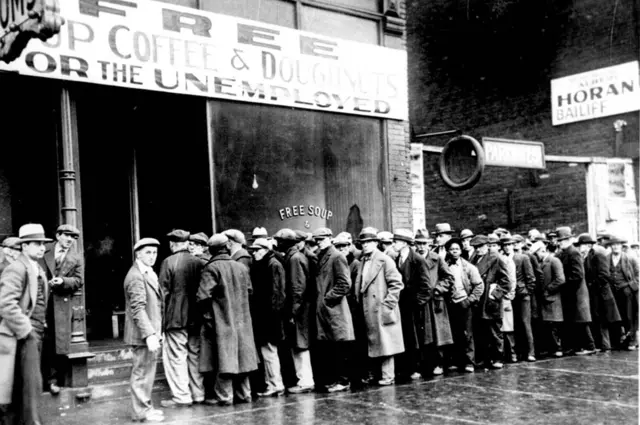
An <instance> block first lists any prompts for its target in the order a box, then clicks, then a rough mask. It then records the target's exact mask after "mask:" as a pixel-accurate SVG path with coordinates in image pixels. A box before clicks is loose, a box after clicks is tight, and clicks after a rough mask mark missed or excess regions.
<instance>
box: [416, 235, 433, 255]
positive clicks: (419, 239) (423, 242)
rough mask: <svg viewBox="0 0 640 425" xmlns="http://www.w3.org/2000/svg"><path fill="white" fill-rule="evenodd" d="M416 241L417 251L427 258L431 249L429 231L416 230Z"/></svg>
mask: <svg viewBox="0 0 640 425" xmlns="http://www.w3.org/2000/svg"><path fill="white" fill-rule="evenodd" d="M414 243H415V247H416V252H417V253H418V254H420V256H421V257H422V258H426V257H427V254H428V253H429V251H430V250H431V245H430V244H429V231H428V230H427V229H418V230H416V235H415V237H414Z"/></svg>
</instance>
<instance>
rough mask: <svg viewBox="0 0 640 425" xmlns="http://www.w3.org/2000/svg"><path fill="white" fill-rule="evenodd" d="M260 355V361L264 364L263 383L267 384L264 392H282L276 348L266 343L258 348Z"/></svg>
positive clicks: (282, 385) (282, 386)
mask: <svg viewBox="0 0 640 425" xmlns="http://www.w3.org/2000/svg"><path fill="white" fill-rule="evenodd" d="M260 353H261V354H262V361H263V362H264V382H265V383H266V384H267V388H266V390H267V391H272V390H273V391H280V390H284V384H283V383H282V373H281V371H280V357H278V347H277V346H275V345H273V344H270V343H268V342H267V343H266V344H265V345H263V346H261V347H260Z"/></svg>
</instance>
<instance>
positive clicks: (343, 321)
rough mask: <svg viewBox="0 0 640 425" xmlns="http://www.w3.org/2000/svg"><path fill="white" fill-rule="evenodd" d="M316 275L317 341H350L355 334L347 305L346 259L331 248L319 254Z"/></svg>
mask: <svg viewBox="0 0 640 425" xmlns="http://www.w3.org/2000/svg"><path fill="white" fill-rule="evenodd" d="M316 272H317V274H316V278H315V281H316V282H315V283H316V305H315V307H316V309H315V310H316V314H315V317H316V338H317V339H318V340H319V341H353V340H354V339H355V334H354V330H353V321H352V319H351V311H350V310H349V304H348V302H347V295H348V294H349V290H350V289H351V277H350V276H349V265H348V264H347V259H346V258H345V256H344V255H342V254H341V253H340V252H338V250H337V249H336V248H335V247H334V246H333V245H330V246H329V247H328V248H326V249H325V250H324V251H322V252H320V253H319V254H318V266H317V270H316Z"/></svg>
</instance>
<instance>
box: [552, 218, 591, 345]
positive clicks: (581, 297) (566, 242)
mask: <svg viewBox="0 0 640 425" xmlns="http://www.w3.org/2000/svg"><path fill="white" fill-rule="evenodd" d="M556 237H557V240H558V251H557V252H556V257H557V258H558V260H560V262H561V263H562V268H563V269H564V277H565V280H566V282H565V285H564V287H563V290H562V309H563V316H564V323H565V338H564V340H565V342H566V344H565V347H564V348H565V350H568V352H569V353H571V352H574V351H575V354H576V355H587V354H593V353H595V348H596V346H595V343H594V341H593V335H592V334H591V328H590V327H589V323H591V308H590V306H589V290H588V289H587V283H586V282H585V280H584V264H583V261H582V256H581V255H580V252H578V250H577V249H576V248H575V247H574V246H573V240H572V238H573V234H572V233H571V228H570V227H567V226H563V227H558V228H557V229H556Z"/></svg>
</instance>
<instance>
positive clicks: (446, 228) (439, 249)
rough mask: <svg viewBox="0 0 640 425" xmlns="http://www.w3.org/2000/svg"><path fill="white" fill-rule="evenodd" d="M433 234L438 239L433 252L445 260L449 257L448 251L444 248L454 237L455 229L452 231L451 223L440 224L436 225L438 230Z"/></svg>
mask: <svg viewBox="0 0 640 425" xmlns="http://www.w3.org/2000/svg"><path fill="white" fill-rule="evenodd" d="M433 234H434V236H435V239H436V244H435V246H434V247H433V251H434V252H435V253H436V254H438V255H439V256H440V258H442V259H443V260H444V259H445V257H446V256H447V249H446V248H445V247H444V244H446V243H447V241H448V240H449V239H451V238H452V237H453V229H451V225H450V224H449V223H438V224H436V230H435V232H433Z"/></svg>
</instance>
